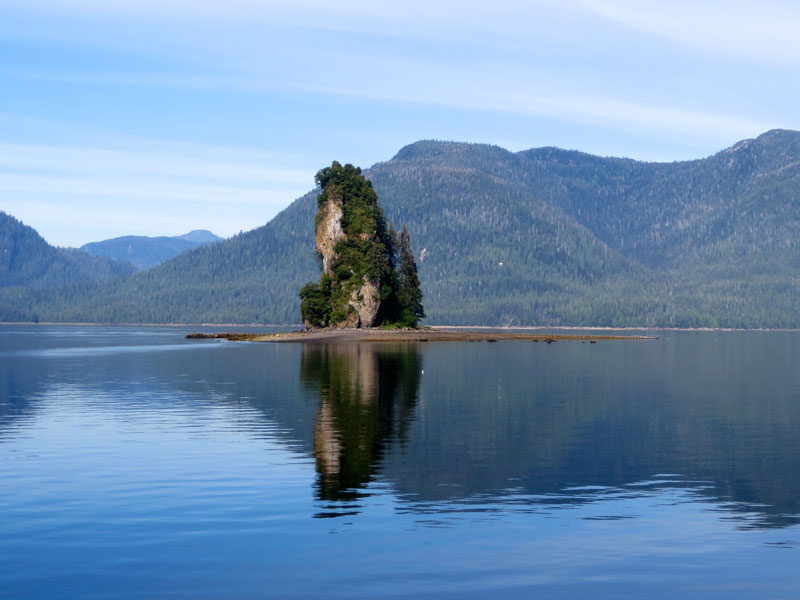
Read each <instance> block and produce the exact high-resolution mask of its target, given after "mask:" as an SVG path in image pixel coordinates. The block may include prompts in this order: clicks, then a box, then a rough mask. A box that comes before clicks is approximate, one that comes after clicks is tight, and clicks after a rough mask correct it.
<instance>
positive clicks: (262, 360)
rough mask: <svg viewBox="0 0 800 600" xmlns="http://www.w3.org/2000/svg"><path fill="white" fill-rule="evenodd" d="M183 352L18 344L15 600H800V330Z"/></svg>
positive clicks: (213, 344)
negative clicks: (799, 592)
mask: <svg viewBox="0 0 800 600" xmlns="http://www.w3.org/2000/svg"><path fill="white" fill-rule="evenodd" d="M262 330H263V328H262ZM189 331H190V329H188V328H181V327H101V326H72V327H70V326H19V325H4V326H2V327H1V328H0V514H1V515H2V520H0V565H2V566H0V590H2V596H3V597H9V598H168V597H169V598H171V597H190V598H265V597H275V598H287V597H291V598H343V597H347V598H351V597H363V598H390V597H391V598H404V597H408V598H451V597H452V598H455V597H459V598H464V597H466V598H470V597H475V598H483V597H487V596H492V597H506V598H514V597H520V598H521V597H526V598H527V597H530V596H531V595H537V596H539V597H559V598H571V597H574V598H583V597H586V596H588V595H591V596H593V597H599V598H639V597H642V596H644V595H647V596H648V597H663V598H668V597H669V598H672V597H675V596H678V595H680V596H682V597H697V598H700V597H702V598H708V597H718V598H754V597H758V598H761V597H771V598H789V597H795V596H796V589H797V586H798V576H797V575H796V567H795V565H796V564H797V561H798V558H800V556H799V555H798V552H800V550H799V549H798V543H800V535H798V533H800V530H798V517H799V516H800V438H799V437H798V435H797V432H798V431H800V372H798V369H797V367H798V364H800V363H799V362H798V361H800V334H799V333H796V332H760V331H751V332H659V333H658V335H659V336H660V337H659V339H657V340H652V341H613V342H612V341H604V342H599V343H597V344H589V343H581V342H577V341H568V342H557V343H553V344H543V343H533V342H511V341H509V342H498V343H494V344H487V343H438V344H432V343H431V344H425V343H400V344H355V343H354V344H340V345H324V344H309V345H302V344H251V343H229V342H224V341H218V340H203V341H197V340H186V339H184V336H185V334H186V333H188V332H189Z"/></svg>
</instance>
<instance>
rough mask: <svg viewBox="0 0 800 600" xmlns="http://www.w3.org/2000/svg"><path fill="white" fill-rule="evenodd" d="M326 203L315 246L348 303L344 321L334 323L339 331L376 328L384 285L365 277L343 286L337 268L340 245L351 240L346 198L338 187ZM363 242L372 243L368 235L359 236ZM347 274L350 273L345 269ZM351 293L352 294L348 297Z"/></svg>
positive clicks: (317, 230)
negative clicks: (346, 225) (346, 228)
mask: <svg viewBox="0 0 800 600" xmlns="http://www.w3.org/2000/svg"><path fill="white" fill-rule="evenodd" d="M326 196H327V198H326V200H325V203H324V204H322V205H321V206H320V208H319V215H318V217H317V226H316V231H315V236H314V238H315V246H316V249H317V252H318V253H319V255H320V257H321V258H322V272H323V273H327V275H328V276H329V277H330V278H331V280H332V281H333V282H334V283H335V284H340V285H341V287H342V288H343V291H345V292H346V295H345V297H344V303H345V304H346V306H344V307H341V308H342V309H343V311H344V319H343V320H341V321H339V322H336V323H334V326H335V327H338V328H357V327H372V326H374V325H375V324H376V319H377V316H378V310H379V309H380V304H381V301H380V282H379V281H378V280H377V279H375V278H370V277H368V276H367V275H363V276H361V277H360V281H359V280H355V281H354V280H353V279H352V278H350V279H347V280H346V281H344V282H342V281H341V280H342V274H341V273H337V272H335V271H334V265H335V264H336V262H337V260H338V259H339V258H340V255H339V253H338V252H337V251H336V248H337V245H338V244H339V243H340V242H342V241H346V240H347V239H348V235H347V234H346V233H345V231H344V227H343V226H342V216H343V215H344V207H343V202H344V199H343V194H342V193H341V191H340V190H337V189H336V188H335V186H330V187H329V189H328V190H327V194H326ZM354 237H356V239H358V240H359V241H361V242H364V241H366V240H368V239H369V237H370V236H369V235H368V234H364V233H360V234H358V235H356V236H354ZM345 270H347V269H346V268H345ZM346 274H347V273H345V275H346ZM347 292H349V293H347Z"/></svg>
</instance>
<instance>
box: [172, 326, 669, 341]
mask: <svg viewBox="0 0 800 600" xmlns="http://www.w3.org/2000/svg"><path fill="white" fill-rule="evenodd" d="M186 337H187V338H188V339H200V340H208V339H214V340H219V339H222V340H228V341H231V342H279V343H286V342H295V343H306V344H307V343H329V342H332V343H342V342H345V343H360V342H501V341H529V342H544V343H547V344H552V343H553V342H558V341H580V342H590V343H592V344H594V343H596V342H598V341H601V340H604V341H607V340H655V339H658V338H657V337H655V336H641V335H592V334H565V333H520V332H511V331H506V332H503V331H499V332H487V331H453V330H444V329H434V328H430V329H322V330H311V331H305V330H301V331H284V332H278V333H237V332H223V333H190V334H188V335H187V336H186Z"/></svg>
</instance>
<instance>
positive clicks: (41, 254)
mask: <svg viewBox="0 0 800 600" xmlns="http://www.w3.org/2000/svg"><path fill="white" fill-rule="evenodd" d="M134 270H135V269H134V267H133V265H132V264H130V263H129V262H124V261H118V260H111V259H109V258H104V257H96V256H90V255H88V254H84V253H83V252H79V251H78V250H75V249H72V248H56V247H55V246H51V245H50V244H48V243H47V242H46V241H45V240H44V239H43V238H42V236H40V235H39V234H38V233H37V232H36V230H35V229H33V228H32V227H29V226H27V225H25V224H24V223H22V222H20V221H19V220H17V219H15V218H14V217H12V216H11V215H8V214H6V213H4V212H0V288H4V287H12V286H27V287H33V288H54V287H61V286H64V285H67V284H71V283H79V282H89V281H98V280H105V279H113V278H116V277H125V276H127V275H130V274H131V273H132V272H133V271H134Z"/></svg>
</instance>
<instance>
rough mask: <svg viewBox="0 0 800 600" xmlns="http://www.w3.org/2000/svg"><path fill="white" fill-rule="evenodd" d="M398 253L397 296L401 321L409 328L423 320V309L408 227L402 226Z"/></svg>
mask: <svg viewBox="0 0 800 600" xmlns="http://www.w3.org/2000/svg"><path fill="white" fill-rule="evenodd" d="M397 246H398V253H399V265H398V270H399V276H400V277H399V278H400V281H399V289H398V292H397V295H398V297H399V299H400V305H401V306H402V307H403V314H402V315H401V320H402V321H403V322H404V323H408V324H409V325H411V326H416V325H417V321H418V320H419V319H424V318H425V309H424V308H423V307H422V288H421V287H420V283H419V275H418V273H417V263H416V262H415V261H414V253H413V252H412V251H411V236H409V235H408V227H406V226H405V225H403V231H402V233H401V234H400V239H399V242H398V244H397Z"/></svg>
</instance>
